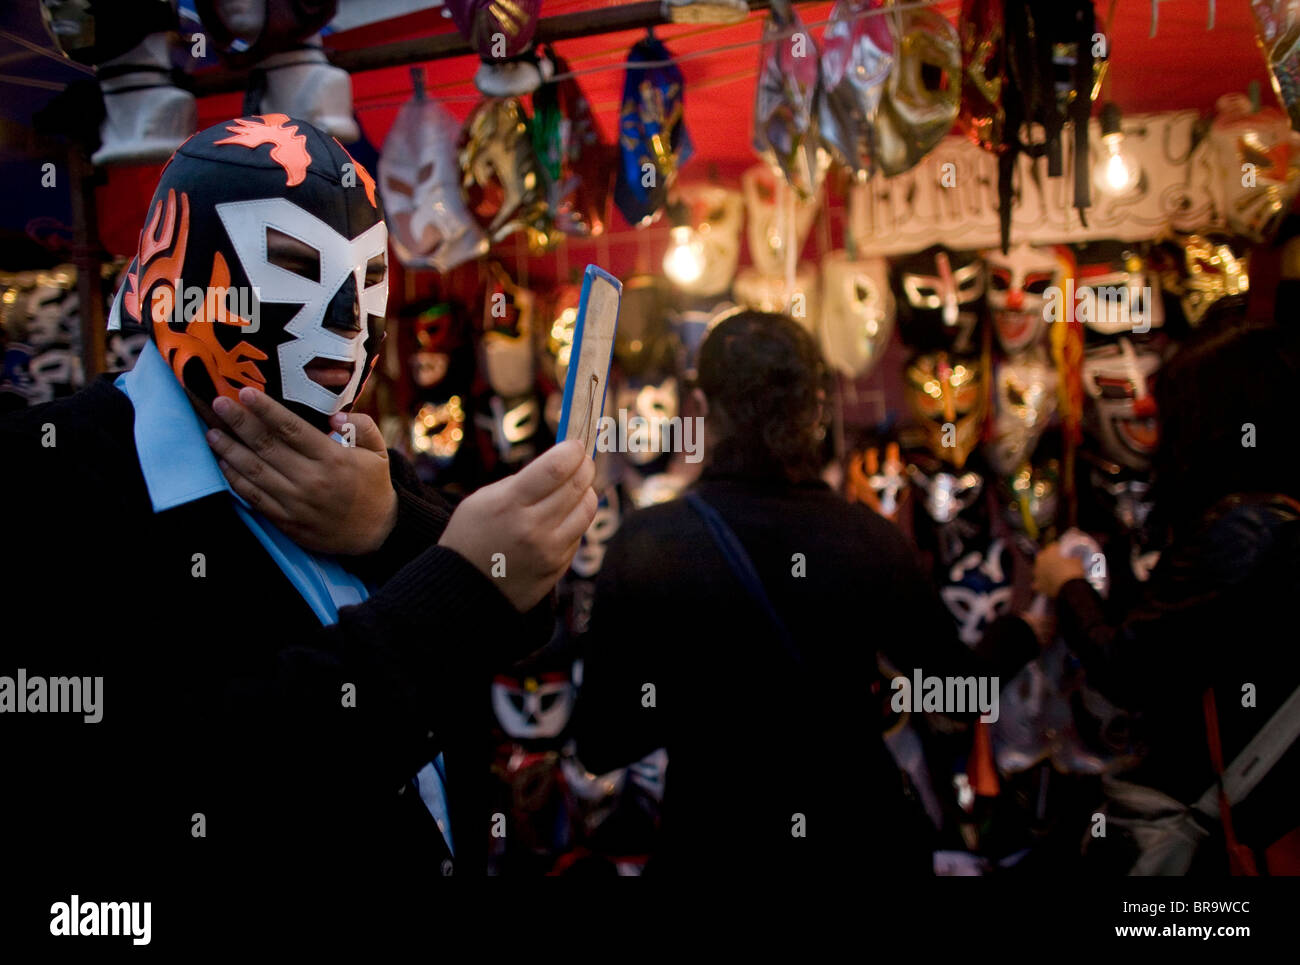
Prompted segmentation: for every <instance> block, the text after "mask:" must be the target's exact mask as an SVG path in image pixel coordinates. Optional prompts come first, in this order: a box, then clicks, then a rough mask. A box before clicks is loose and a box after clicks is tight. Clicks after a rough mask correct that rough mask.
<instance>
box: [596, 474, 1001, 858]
mask: <svg viewBox="0 0 1300 965" xmlns="http://www.w3.org/2000/svg"><path fill="white" fill-rule="evenodd" d="M696 491H697V492H698V493H699V494H700V495H701V496H702V497H703V498H704V499H705V500H706V501H707V502H708V503H709V504H710V505H712V506H713V507H714V508H715V509H717V510H718V512H719V513H720V514H721V515H722V517H723V518H724V519H725V520H726V522H727V523H728V525H729V526H730V527H731V528H732V529H733V531H734V532H735V533H736V535H737V536H738V538H739V539H740V541H741V543H742V544H743V545H744V547H745V548H746V550H747V551H748V553H749V555H750V557H751V558H752V559H753V562H754V565H755V568H756V569H757V570H758V573H759V575H760V577H761V578H762V581H763V584H764V586H765V588H766V591H767V593H768V595H769V597H770V599H771V600H772V604H773V606H774V608H775V610H776V611H777V612H778V613H779V614H780V616H781V618H782V620H783V621H784V623H785V624H786V626H787V627H788V628H789V631H790V634H791V636H792V637H793V638H794V640H795V642H796V644H797V646H798V649H799V651H800V652H801V654H802V658H803V669H802V670H800V669H798V668H796V666H794V665H793V663H792V662H791V661H790V660H789V659H788V658H787V657H786V655H785V651H784V650H783V649H782V648H781V646H780V644H779V643H778V638H777V637H776V635H775V634H774V631H773V629H772V626H771V624H770V623H769V622H768V620H767V619H766V617H765V616H764V615H763V614H762V613H761V611H760V610H759V608H758V607H757V606H756V605H755V604H754V603H753V602H752V601H751V599H750V598H749V597H748V596H747V595H746V594H745V592H744V590H743V589H742V588H741V585H740V584H739V582H738V581H737V579H736V577H735V576H733V574H732V572H731V570H730V569H729V568H728V567H727V565H726V563H725V561H724V558H723V557H722V555H721V553H720V552H719V550H718V549H717V548H716V547H715V545H714V543H713V542H712V541H711V539H710V536H709V534H708V531H707V530H706V528H705V525H704V523H703V522H702V520H701V519H700V517H699V516H698V515H697V514H696V513H695V511H694V510H692V509H691V508H690V507H689V506H688V505H687V504H686V502H685V501H683V500H676V501H673V502H670V503H667V504H664V505H661V506H655V507H652V508H649V509H645V510H641V511H638V512H636V513H634V514H632V515H631V516H629V517H627V518H625V520H624V521H623V524H622V527H621V528H620V530H619V532H618V533H617V534H616V535H615V536H614V538H613V540H612V541H611V543H610V544H609V547H608V550H607V552H606V556H605V561H604V565H603V567H602V569H601V572H600V576H599V578H598V584H597V596H596V602H595V606H594V609H593V613H592V622H591V630H590V633H589V634H588V648H587V653H586V659H585V665H584V670H583V686H582V691H581V695H580V697H579V704H578V708H577V711H576V718H575V728H576V730H577V740H578V744H577V747H578V755H579V757H580V758H581V759H582V761H583V763H584V764H585V765H586V766H587V767H588V768H589V769H592V770H595V771H596V772H598V773H599V772H602V771H605V770H608V769H610V768H613V767H616V766H619V765H623V764H626V763H628V762H630V761H633V760H636V759H637V758H639V757H640V756H642V755H643V754H645V753H647V752H648V751H650V750H653V749H654V748H656V747H661V746H663V747H667V749H668V757H669V764H668V774H667V779H666V792H665V802H664V825H663V846H662V849H661V852H660V853H659V854H658V855H657V856H656V858H655V861H654V863H653V864H652V866H651V867H652V868H656V870H660V871H672V872H674V873H682V872H686V871H694V870H707V871H711V872H717V873H722V874H726V875H740V874H748V873H753V872H757V873H760V874H773V875H776V874H784V873H792V872H794V873H805V872H806V873H808V874H822V873H827V872H829V871H833V870H834V869H836V868H840V869H855V870H854V871H853V872H852V873H855V874H856V873H860V869H861V868H863V867H864V866H867V867H876V868H879V869H881V870H882V871H884V870H885V869H889V873H901V874H907V873H922V874H923V873H926V872H927V871H928V870H929V867H930V841H929V837H928V836H929V832H928V829H927V826H926V825H925V819H924V818H923V817H922V816H921V815H920V814H919V812H918V811H917V810H916V808H915V807H914V806H913V805H912V802H911V801H909V800H905V799H904V797H903V793H902V789H901V785H900V782H899V777H898V771H897V768H895V767H894V766H893V764H892V761H891V760H890V759H889V758H888V756H887V751H886V750H885V749H884V746H883V742H882V740H881V737H880V723H881V699H880V697H879V696H878V695H873V693H872V690H873V685H874V684H875V683H876V681H877V680H878V676H879V675H878V672H877V664H876V651H877V650H878V649H879V650H882V651H884V652H885V653H886V654H887V656H888V657H889V658H890V660H891V662H892V663H893V664H894V666H896V667H897V668H898V669H900V670H903V671H904V672H908V673H910V671H911V670H912V668H914V667H920V668H921V669H922V670H923V671H924V672H925V673H926V674H928V675H930V674H935V675H948V674H960V675H966V674H969V673H978V672H979V669H978V664H977V663H976V661H975V659H974V657H973V656H972V654H971V652H970V651H968V650H967V649H966V648H965V647H963V646H961V644H960V643H958V642H957V640H956V636H955V633H954V629H953V624H952V621H951V619H950V618H949V616H948V614H947V612H946V611H945V610H944V609H943V607H942V605H941V603H940V602H939V599H938V597H937V595H936V594H935V593H934V591H933V589H932V587H931V586H930V583H929V581H928V580H927V579H926V577H925V574H924V573H923V572H922V570H921V567H920V565H919V563H918V562H917V560H916V558H915V556H914V555H913V552H912V550H911V548H910V546H909V545H908V543H907V542H906V540H905V539H904V537H903V536H902V535H901V534H900V533H899V532H898V530H897V529H896V528H895V527H894V526H893V524H891V523H889V522H888V521H886V520H885V519H883V518H882V517H880V516H879V515H877V514H876V513H874V512H872V511H870V510H869V509H867V508H866V507H863V506H857V505H850V504H848V503H847V502H845V501H844V500H843V499H842V498H841V497H840V496H838V495H837V494H835V493H834V492H832V491H831V490H830V489H829V488H828V487H827V486H826V485H824V484H822V483H810V484H806V485H788V484H786V483H784V482H780V481H763V480H754V479H748V480H747V479H740V478H725V477H717V476H712V475H706V476H705V477H704V478H703V479H702V481H701V482H700V483H699V484H698V486H697V488H696ZM796 554H800V555H801V558H802V568H801V566H800V556H796ZM649 684H653V686H654V706H653V707H649V706H646V704H647V703H648V697H647V695H648V694H649V693H650V692H649V691H648V690H646V686H647V685H649ZM795 815H803V817H804V819H805V827H806V837H803V838H799V837H796V836H795V835H794V834H793V833H792V829H794V827H795V826H796V821H797V819H796V818H795Z"/></svg>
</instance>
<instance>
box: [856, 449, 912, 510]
mask: <svg viewBox="0 0 1300 965" xmlns="http://www.w3.org/2000/svg"><path fill="white" fill-rule="evenodd" d="M846 495H847V496H848V498H849V501H850V502H856V503H864V504H866V505H868V506H870V507H871V508H872V509H874V510H875V511H876V512H878V513H879V514H880V515H881V516H884V517H885V519H897V518H898V513H899V509H900V508H901V507H902V505H903V500H904V499H905V498H906V496H907V472H906V469H905V468H904V466H903V460H902V458H901V457H900V456H899V448H898V443H897V442H891V443H889V444H888V445H887V446H886V447H885V461H884V463H883V464H882V463H881V461H880V452H879V450H877V449H876V448H875V447H874V446H873V447H872V448H870V449H867V450H866V451H865V452H863V453H861V454H860V455H854V456H852V457H851V458H850V460H849V480H848V492H847V493H846Z"/></svg>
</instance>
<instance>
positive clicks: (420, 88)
mask: <svg viewBox="0 0 1300 965" xmlns="http://www.w3.org/2000/svg"><path fill="white" fill-rule="evenodd" d="M411 89H412V90H414V91H415V99H416V100H417V101H422V100H424V68H423V67H412V68H411Z"/></svg>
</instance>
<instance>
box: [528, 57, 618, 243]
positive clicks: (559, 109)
mask: <svg viewBox="0 0 1300 965" xmlns="http://www.w3.org/2000/svg"><path fill="white" fill-rule="evenodd" d="M546 59H547V60H548V61H550V62H551V63H552V64H553V65H554V68H555V76H557V77H561V78H563V79H562V80H553V81H548V82H547V83H545V84H543V85H542V86H541V87H540V88H538V89H537V91H536V92H534V94H533V146H534V148H535V150H536V153H537V158H538V161H540V162H541V165H542V169H543V170H544V171H545V173H546V197H547V206H548V207H549V209H550V216H551V218H552V220H553V221H554V222H555V227H556V228H558V229H559V231H560V232H561V233H562V234H565V235H569V236H572V237H580V238H587V237H591V236H592V235H598V234H600V233H602V232H603V231H604V230H605V217H606V214H605V207H606V202H607V199H608V195H609V183H610V179H611V177H612V175H613V169H612V166H611V158H610V155H609V153H608V151H607V149H606V145H605V144H604V143H602V141H601V137H600V129H599V128H598V127H597V126H596V118H595V116H594V115H593V114H592V112H591V104H590V103H588V101H587V97H586V95H585V94H583V92H582V88H581V87H579V86H578V82H577V81H576V80H575V79H574V78H573V77H572V76H567V75H569V73H570V71H569V65H568V64H567V63H566V62H565V61H564V60H563V59H562V58H561V57H560V56H559V55H558V54H556V53H555V51H554V50H547V52H546ZM557 241H558V239H557Z"/></svg>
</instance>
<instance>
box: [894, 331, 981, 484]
mask: <svg viewBox="0 0 1300 965" xmlns="http://www.w3.org/2000/svg"><path fill="white" fill-rule="evenodd" d="M906 379H907V384H906V392H907V400H908V402H909V404H910V405H911V407H912V411H913V412H914V413H915V414H916V416H917V418H919V419H920V420H921V423H922V426H923V428H924V429H925V438H926V446H927V448H929V450H930V452H931V454H932V455H934V456H935V457H936V458H938V459H942V460H944V461H945V462H948V463H950V464H952V465H953V466H955V467H956V468H958V469H960V468H961V467H962V466H964V465H965V464H966V459H967V457H968V456H970V454H971V450H972V449H974V448H975V445H976V443H978V442H979V436H980V427H981V425H982V423H983V421H984V368H983V365H982V364H981V362H980V360H979V359H977V358H949V356H948V354H947V353H946V352H936V353H934V354H933V355H920V356H917V357H916V358H915V359H913V360H912V361H911V362H910V363H908V366H907V371H906Z"/></svg>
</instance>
